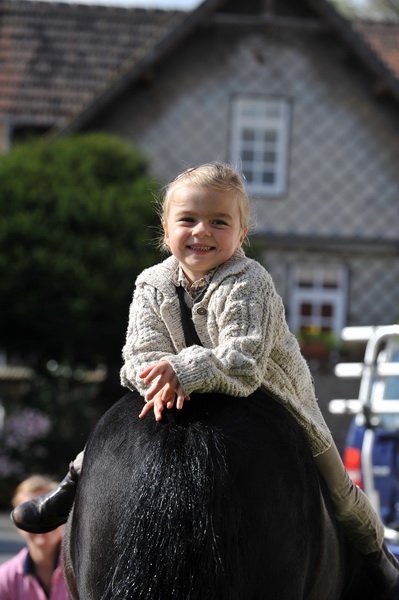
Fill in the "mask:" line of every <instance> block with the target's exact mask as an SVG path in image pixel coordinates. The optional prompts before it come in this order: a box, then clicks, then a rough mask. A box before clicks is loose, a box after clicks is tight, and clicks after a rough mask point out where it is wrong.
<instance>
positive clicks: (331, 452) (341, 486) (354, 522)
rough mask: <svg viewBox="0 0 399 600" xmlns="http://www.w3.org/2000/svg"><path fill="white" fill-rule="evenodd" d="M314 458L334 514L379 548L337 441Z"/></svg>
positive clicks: (78, 464) (356, 541)
mask: <svg viewBox="0 0 399 600" xmlns="http://www.w3.org/2000/svg"><path fill="white" fill-rule="evenodd" d="M83 457H84V451H83V452H80V453H79V454H78V455H77V457H76V458H75V460H74V463H73V464H74V467H75V469H76V471H77V472H78V473H79V474H80V471H81V469H82V462H83ZM314 460H315V462H316V466H317V469H318V471H319V473H320V474H321V475H322V477H323V479H324V481H325V482H326V485H327V488H328V490H329V492H330V495H331V499H332V502H333V505H334V509H335V510H334V512H335V516H336V518H337V520H338V521H339V523H340V524H341V526H342V528H343V530H344V531H345V533H346V535H347V536H348V538H349V539H350V541H351V542H352V544H353V545H354V546H355V547H356V548H357V549H358V550H359V552H361V553H362V554H370V553H371V552H378V550H380V549H381V546H382V544H383V541H384V526H383V524H382V523H381V521H380V519H379V517H378V515H377V513H376V512H375V510H374V509H373V507H372V506H371V503H370V501H369V499H368V498H367V496H366V494H365V493H364V492H362V490H361V489H360V488H358V487H357V486H356V485H355V484H354V483H353V481H352V480H351V478H350V477H349V475H348V472H347V470H346V469H345V467H344V464H343V462H342V460H341V457H340V455H339V452H338V450H337V447H336V445H335V444H334V442H333V443H332V445H331V446H330V448H329V449H328V450H327V451H326V452H323V454H319V455H318V456H316V457H315V459H314Z"/></svg>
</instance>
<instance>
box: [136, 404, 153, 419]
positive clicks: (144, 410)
mask: <svg viewBox="0 0 399 600" xmlns="http://www.w3.org/2000/svg"><path fill="white" fill-rule="evenodd" d="M153 406H154V401H153V400H150V401H149V402H147V403H146V404H144V406H143V408H142V411H141V413H140V414H139V419H142V418H143V417H145V416H146V414H147V413H148V412H150V410H151V409H152V407H153Z"/></svg>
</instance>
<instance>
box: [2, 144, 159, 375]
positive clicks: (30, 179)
mask: <svg viewBox="0 0 399 600" xmlns="http://www.w3.org/2000/svg"><path fill="white" fill-rule="evenodd" d="M146 166H147V165H146V161H145V159H144V158H143V156H142V155H141V154H140V153H139V152H137V151H136V150H133V149H132V148H131V147H130V146H129V145H128V144H126V143H124V142H122V141H120V140H119V139H117V138H113V137H111V136H107V135H103V134H88V135H82V136H76V137H71V138H68V139H61V140H57V141H55V142H53V143H43V142H37V141H36V142H31V143H27V144H22V145H20V146H18V147H16V148H15V149H13V150H12V151H11V153H10V154H8V155H5V156H3V157H1V158H0V211H1V219H0V273H1V276H0V346H3V347H5V348H6V349H7V350H9V351H10V350H11V351H14V352H17V353H18V354H19V355H21V356H22V357H24V358H25V359H26V358H27V357H31V358H32V359H33V360H34V362H35V365H34V366H36V367H37V366H39V365H40V364H43V361H47V360H48V359H55V360H57V361H67V362H68V363H71V364H77V363H84V364H86V365H92V366H95V365H96V364H98V363H99V362H105V363H112V364H115V363H118V364H119V363H120V352H121V346H122V343H123V339H124V335H125V329H126V323H127V313H128V306H129V302H130V298H131V293H132V290H133V286H134V280H135V277H136V276H137V274H138V273H139V272H140V271H141V270H142V269H143V268H144V267H145V266H147V265H149V264H151V263H153V262H155V261H156V260H157V256H156V253H155V248H154V245H153V244H152V240H153V238H154V230H153V228H154V227H155V226H156V224H157V218H156V216H155V214H154V212H155V211H154V206H153V198H154V193H156V191H157V188H156V185H155V183H154V182H152V181H150V180H149V178H148V177H147V176H146Z"/></svg>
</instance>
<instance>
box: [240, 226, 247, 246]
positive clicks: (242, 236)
mask: <svg viewBox="0 0 399 600" xmlns="http://www.w3.org/2000/svg"><path fill="white" fill-rule="evenodd" d="M247 233H248V227H244V229H243V230H242V232H241V235H240V246H241V245H242V243H243V241H244V240H245V236H246V235H247Z"/></svg>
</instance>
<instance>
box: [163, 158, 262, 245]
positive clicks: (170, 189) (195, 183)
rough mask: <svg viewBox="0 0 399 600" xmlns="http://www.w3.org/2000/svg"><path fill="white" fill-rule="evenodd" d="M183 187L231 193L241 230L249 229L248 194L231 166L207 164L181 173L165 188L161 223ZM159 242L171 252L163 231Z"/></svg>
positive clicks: (218, 163) (216, 163) (165, 218)
mask: <svg viewBox="0 0 399 600" xmlns="http://www.w3.org/2000/svg"><path fill="white" fill-rule="evenodd" d="M182 186H192V187H202V188H210V189H213V190H218V191H222V192H231V193H232V194H233V195H234V198H235V199H236V200H237V203H238V214H239V216H240V225H241V228H242V230H244V229H246V230H247V229H248V227H249V219H250V206H249V198H248V194H247V192H246V189H245V184H244V181H243V179H242V177H241V176H240V175H239V173H238V172H237V171H236V170H235V169H233V167H231V166H230V165H228V164H225V163H221V162H213V163H206V164H204V165H200V166H198V167H192V168H190V169H187V170H186V171H183V173H180V175H178V176H177V177H176V179H174V180H173V181H172V182H171V183H169V184H168V185H167V186H166V187H165V188H164V194H163V198H162V199H161V202H160V205H159V210H158V212H159V216H160V219H161V223H165V222H166V220H167V218H168V212H169V207H170V204H171V202H172V198H173V193H174V192H175V191H176V189H178V188H179V187H182ZM159 242H160V244H159V245H160V247H161V248H162V249H166V250H169V248H168V247H167V246H166V245H165V241H164V233H163V231H162V234H161V235H160V239H159Z"/></svg>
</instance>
